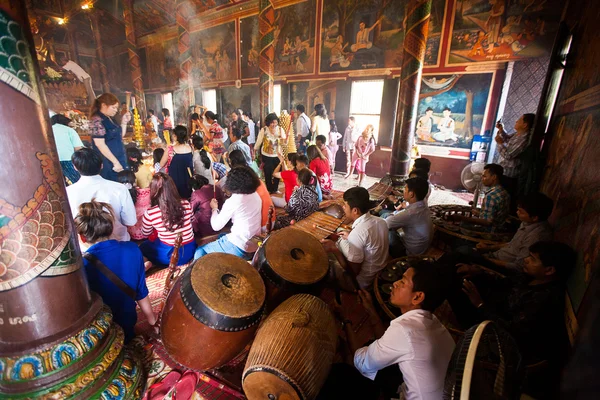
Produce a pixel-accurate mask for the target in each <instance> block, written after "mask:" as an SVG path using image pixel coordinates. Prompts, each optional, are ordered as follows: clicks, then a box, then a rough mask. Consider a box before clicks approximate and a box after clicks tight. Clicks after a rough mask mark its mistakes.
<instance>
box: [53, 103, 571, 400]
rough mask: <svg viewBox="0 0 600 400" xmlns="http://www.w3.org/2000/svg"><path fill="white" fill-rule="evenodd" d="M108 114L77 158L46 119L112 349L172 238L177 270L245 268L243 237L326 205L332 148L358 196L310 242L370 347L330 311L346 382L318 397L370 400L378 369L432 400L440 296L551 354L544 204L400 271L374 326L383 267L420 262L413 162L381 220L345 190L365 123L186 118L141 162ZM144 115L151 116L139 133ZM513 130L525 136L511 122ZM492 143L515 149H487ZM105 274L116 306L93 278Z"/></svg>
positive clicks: (463, 316)
mask: <svg viewBox="0 0 600 400" xmlns="http://www.w3.org/2000/svg"><path fill="white" fill-rule="evenodd" d="M118 111H119V102H118V99H117V98H116V97H115V96H113V95H111V94H103V95H101V96H100V97H98V98H97V99H96V100H95V103H94V105H93V107H92V118H91V132H92V141H93V143H92V148H87V147H84V146H83V144H82V143H81V141H78V138H77V137H73V135H72V134H71V133H70V132H69V131H68V130H67V129H65V128H63V127H62V125H64V126H65V127H66V125H67V124H68V121H65V120H63V119H61V118H60V117H58V116H57V117H56V118H55V117H53V119H52V122H53V123H54V126H55V127H56V129H55V135H56V136H57V138H58V137H59V135H63V137H62V138H61V139H57V146H61V144H60V142H61V141H62V142H64V143H66V144H67V145H65V147H68V148H69V150H68V151H61V149H60V147H59V157H60V161H61V167H62V168H63V171H64V175H65V178H66V179H67V180H68V181H67V183H68V187H67V195H68V199H69V204H70V207H71V212H72V214H73V216H74V218H75V226H76V229H77V233H78V235H79V239H80V242H81V245H82V248H84V249H85V257H84V264H85V268H86V272H87V274H88V277H89V281H90V285H91V287H92V289H93V290H94V291H96V292H98V293H99V294H100V295H101V296H102V298H103V299H104V301H105V303H106V304H108V305H109V306H110V307H111V308H112V309H113V313H114V318H115V321H116V322H117V323H119V324H120V325H121V326H122V327H123V328H124V330H125V337H126V341H129V340H131V338H132V337H133V335H134V332H133V327H134V325H135V322H136V312H135V310H136V302H137V304H138V305H139V307H140V308H141V310H142V312H143V313H144V314H145V315H146V317H147V319H148V321H149V323H150V324H151V325H153V324H154V323H155V322H156V316H155V315H153V313H152V309H151V307H150V303H149V301H148V297H147V296H148V289H147V287H146V283H145V272H146V271H147V270H148V269H149V268H151V267H159V268H164V267H166V266H167V265H168V264H169V262H170V259H171V256H172V255H173V252H174V251H175V242H176V240H177V238H178V237H179V236H180V237H181V246H180V247H179V250H178V251H179V254H178V255H179V258H178V263H179V265H183V264H187V263H189V262H191V261H193V260H195V259H198V258H200V257H203V256H204V255H206V254H209V253H214V252H221V253H229V254H233V255H236V256H238V257H241V258H243V259H245V260H250V259H251V258H252V256H253V254H254V253H255V252H256V250H257V246H258V244H257V241H256V240H255V238H256V237H257V236H259V235H260V234H261V233H264V232H265V231H270V229H272V228H274V229H281V228H284V227H286V226H289V225H292V224H294V223H295V222H297V221H300V220H302V219H304V218H306V217H308V216H309V215H310V214H312V213H313V212H315V211H316V210H318V208H319V203H320V202H321V201H322V200H324V199H328V198H331V196H332V194H333V180H332V172H333V169H334V167H335V154H336V152H337V150H338V145H337V142H338V140H339V139H341V138H343V143H342V146H341V147H342V151H343V152H344V153H345V154H346V160H347V163H346V166H347V168H348V173H347V177H349V176H350V175H352V174H353V172H354V171H356V172H358V175H359V176H358V179H359V182H358V183H359V185H358V186H356V187H353V188H350V189H348V190H346V191H345V192H344V194H343V209H344V212H345V215H346V219H347V221H349V222H350V223H351V228H350V229H342V230H340V231H339V232H337V233H336V234H335V235H332V236H330V237H329V238H327V239H324V240H322V245H323V247H324V248H325V250H326V251H327V252H329V253H331V254H332V255H333V256H334V257H335V258H336V260H337V261H338V264H339V268H337V267H336V268H337V269H338V270H336V271H333V272H334V274H333V275H335V279H336V280H337V285H339V287H340V288H342V289H344V290H347V291H348V292H353V293H357V294H358V296H359V297H360V299H361V303H362V306H363V307H364V308H365V310H366V311H367V313H368V315H369V319H370V323H371V325H372V326H373V329H374V332H376V334H377V337H378V339H377V340H375V341H374V342H373V343H371V344H370V345H368V346H366V347H363V346H362V345H363V343H359V342H358V341H357V339H356V335H355V332H354V330H353V329H352V327H351V322H350V319H349V317H348V315H347V313H348V310H347V309H344V308H343V307H340V306H339V305H338V306H336V307H334V308H335V311H336V313H337V314H338V315H339V317H340V319H341V320H342V321H343V326H344V332H345V336H346V344H347V347H348V349H349V350H350V352H351V354H352V355H353V357H352V358H353V364H354V366H355V369H353V370H350V371H349V370H347V369H346V368H345V367H343V366H338V367H336V366H334V368H333V370H332V374H331V375H330V379H329V380H328V382H327V383H326V385H325V387H324V389H323V393H327V391H328V390H332V389H331V386H330V385H333V384H335V382H336V379H337V382H341V381H343V382H345V384H344V385H341V386H343V387H344V389H343V390H347V391H348V393H354V394H356V393H361V396H360V398H364V399H367V398H376V396H374V395H375V393H378V390H379V389H377V387H376V386H377V385H378V384H379V382H377V380H375V383H374V382H373V380H374V379H375V377H376V375H377V374H378V371H382V370H384V369H385V368H386V367H388V366H391V365H396V364H397V366H398V367H399V370H400V372H401V373H402V378H403V382H404V383H403V384H402V386H401V392H402V393H403V396H404V398H407V399H439V398H441V392H442V388H443V380H444V377H445V373H446V368H447V366H448V363H449V360H450V357H451V355H452V352H453V350H454V341H453V340H452V338H451V336H450V335H449V333H448V331H447V329H446V328H445V327H444V325H443V324H442V323H441V322H440V321H439V320H438V319H437V318H436V317H435V315H434V314H433V312H434V311H435V309H436V308H437V307H438V306H439V305H440V304H441V303H442V302H443V301H444V300H445V299H447V300H448V301H449V302H450V304H451V306H452V309H453V310H454V312H455V314H456V315H457V318H458V320H459V323H460V324H461V327H462V328H464V329H466V328H468V327H470V326H471V325H473V324H475V323H477V322H479V321H482V320H484V319H492V320H494V321H496V322H497V323H498V324H500V325H501V326H502V327H504V328H505V329H507V330H508V331H509V332H510V333H511V334H512V335H513V336H514V337H515V339H516V341H517V343H518V344H519V345H520V349H521V351H522V352H523V354H524V357H525V359H526V360H528V361H535V360H540V359H544V360H553V361H557V360H556V357H555V352H554V351H553V346H556V345H557V344H558V343H559V341H560V340H561V335H562V333H563V332H564V324H561V319H562V316H563V310H564V303H563V299H564V285H565V280H566V278H567V277H568V275H569V271H570V269H571V268H572V267H573V264H574V255H573V252H572V250H571V249H569V248H568V247H567V246H565V245H562V244H560V243H557V242H552V241H551V239H552V230H551V228H550V225H549V224H548V222H547V220H548V218H549V216H550V214H551V213H552V209H553V202H552V200H550V199H549V198H547V197H546V196H545V195H543V194H541V193H532V194H530V195H528V196H526V197H522V198H520V199H518V200H517V201H515V204H517V207H516V215H517V217H518V219H519V220H520V222H521V225H520V227H519V229H518V231H517V233H516V234H515V236H514V237H513V239H512V240H511V241H510V242H509V243H507V244H505V245H499V246H494V247H493V246H486V245H477V246H476V248H471V247H469V246H464V247H458V248H456V249H455V250H454V251H452V252H449V253H446V254H445V255H444V256H442V257H441V258H440V259H438V260H437V261H436V262H434V263H429V262H426V263H419V264H416V265H413V266H411V267H410V268H408V270H406V271H405V272H404V275H403V276H402V279H400V280H399V281H397V282H395V283H394V285H393V289H392V292H391V298H390V302H391V304H393V305H395V306H396V307H398V308H399V309H400V310H401V311H402V315H401V316H400V317H398V318H396V319H394V320H393V321H391V323H390V325H389V327H387V329H386V328H385V326H384V324H383V322H382V321H381V319H380V318H379V315H378V313H377V311H376V309H375V307H374V305H373V301H372V298H371V295H370V293H369V291H371V290H372V287H373V281H374V280H375V277H376V276H377V274H378V273H379V272H380V271H381V270H382V269H383V268H384V267H385V266H386V265H387V263H388V262H389V261H390V260H391V259H393V258H398V257H402V256H406V255H410V256H412V255H423V254H426V252H427V251H428V250H429V249H430V246H431V242H432V238H433V224H432V217H431V213H430V211H429V207H428V198H429V196H430V194H431V191H432V185H431V184H430V182H429V173H430V168H431V162H430V161H429V160H427V159H426V158H420V159H417V160H416V161H415V163H414V168H413V170H412V171H411V173H410V175H409V178H408V179H407V180H406V183H405V186H404V190H403V192H402V193H397V194H396V196H392V198H390V207H387V208H383V209H373V206H372V203H371V201H370V196H369V192H368V191H367V190H366V189H365V188H363V187H361V186H360V183H362V180H363V177H364V173H365V167H366V164H367V162H368V160H369V156H370V155H371V154H372V153H373V151H374V150H375V140H374V138H373V131H374V128H373V126H371V125H368V126H367V127H366V128H365V129H364V130H362V131H361V130H360V129H359V128H358V127H357V125H356V121H355V119H354V118H353V117H350V119H349V121H348V127H347V128H346V130H345V132H344V134H343V135H340V134H339V133H338V132H337V128H335V127H334V125H335V124H331V123H330V121H329V119H328V115H327V111H326V110H325V107H324V106H323V105H317V106H315V114H316V115H315V116H314V118H313V119H312V121H311V119H310V118H309V117H308V116H307V115H306V114H305V109H304V107H303V106H302V105H298V106H297V107H296V111H297V117H296V120H295V123H294V124H293V125H294V129H291V128H290V129H288V131H286V129H284V127H282V126H281V123H280V120H279V118H278V116H277V115H276V114H269V115H268V116H267V117H266V119H265V121H264V125H263V127H262V128H260V129H257V124H255V123H254V122H253V121H252V119H251V116H250V115H248V114H246V113H243V112H242V111H241V110H236V111H235V112H234V113H232V114H231V116H230V118H231V123H230V124H228V126H227V137H226V135H225V129H223V127H222V126H221V125H220V118H219V116H218V115H217V114H215V113H214V112H212V111H208V110H206V109H205V108H201V107H200V108H198V109H192V110H191V111H193V112H192V113H191V115H190V119H189V124H188V126H183V125H175V126H172V125H171V126H172V129H165V130H164V132H165V134H167V135H170V136H169V137H170V139H171V140H170V141H168V142H169V143H171V144H170V145H169V146H166V147H164V146H163V147H159V148H157V149H155V150H154V152H153V154H152V160H151V162H150V160H145V159H144V157H143V154H142V151H141V150H140V149H137V148H135V147H133V146H129V145H128V146H127V147H125V146H124V145H123V132H122V129H121V126H120V124H118V123H117V122H115V120H114V119H113V117H114V116H115V115H116V114H117V112H118ZM150 111H151V110H150ZM162 113H163V116H164V119H163V125H164V126H165V127H166V126H168V124H172V122H171V121H170V116H169V112H168V110H162ZM154 118H156V117H155V116H154V113H153V112H152V111H151V112H150V121H151V122H152V124H155V120H154ZM126 119H127V117H126V116H123V117H122V120H126ZM526 123H529V124H530V125H529V126H531V122H528V121H520V122H519V124H523V125H525V124H526ZM57 125H58V126H57ZM289 135H293V136H292V138H295V139H296V149H297V151H296V152H289V151H288V150H289V149H288V143H289V142H288V137H289ZM502 135H505V134H504V133H502ZM517 139H518V138H517ZM497 141H498V143H499V144H502V143H509V141H510V143H515V142H516V141H517V140H516V139H514V138H510V137H504V136H501V137H500V138H499V139H497ZM501 141H502V143H500V142H501ZM165 142H167V141H165ZM502 148H503V149H504V150H501V153H500V154H501V156H502V157H503V160H511V159H510V157H511V156H512V155H514V151H513V150H511V149H512V148H511V147H510V145H506V146H503V147H502ZM512 166H513V167H514V168H515V169H516V172H515V171H514V170H513V171H511V174H518V168H516V166H515V165H514V163H513V165H512ZM504 172H505V168H504V167H503V166H502V165H499V164H488V165H486V166H485V169H484V173H483V177H482V182H483V184H484V185H485V186H486V187H487V188H488V190H487V192H486V193H485V198H484V200H483V204H482V208H481V210H480V211H479V213H477V214H475V215H474V216H473V217H470V218H464V217H458V216H457V217H453V218H455V219H457V220H459V219H460V220H461V221H460V222H461V223H463V224H468V225H469V226H470V227H479V229H484V230H489V231H492V232H493V231H497V230H502V229H503V228H504V225H505V224H506V221H507V218H508V216H509V213H510V208H511V207H510V204H511V196H510V194H509V193H508V192H507V190H506V189H505V188H504V186H503V184H505V183H504V182H506V181H505V179H504ZM261 176H262V179H261ZM509 178H512V179H515V177H514V176H510V177H509ZM280 180H281V181H283V187H284V193H283V196H280V194H282V193H279V187H280ZM509 184H510V183H509ZM275 206H276V207H279V208H283V209H284V211H285V213H284V214H281V215H278V216H276V217H273V218H272V220H271V218H270V216H269V210H270V209H271V208H272V207H275ZM269 222H271V224H272V225H271V226H269ZM209 236H212V237H213V239H214V240H210V241H208V243H207V244H204V245H202V246H198V245H197V242H198V240H197V239H200V238H207V237H209ZM132 240H133V241H136V242H137V243H136V242H132ZM106 269H108V270H110V271H112V273H114V275H116V276H117V277H118V278H119V279H120V281H121V283H122V284H123V285H125V287H127V288H129V289H130V291H131V293H128V292H127V291H124V290H123V289H122V288H121V286H119V285H117V284H115V282H114V280H113V279H112V278H109V277H107V275H105V273H104V272H103V271H105V270H106ZM489 271H495V274H492V273H489ZM498 273H501V274H502V277H499V275H497V274H498ZM561 327H562V329H561ZM550 332H552V333H551V334H550ZM335 387H336V388H337V390H339V388H340V386H335ZM332 393H333V392H332ZM338 394H339V393H338ZM324 398H326V397H324Z"/></svg>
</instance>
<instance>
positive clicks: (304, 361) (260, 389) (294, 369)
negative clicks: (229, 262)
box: [242, 294, 337, 400]
mask: <svg viewBox="0 0 600 400" xmlns="http://www.w3.org/2000/svg"><path fill="white" fill-rule="evenodd" d="M336 341H337V331H336V325H335V319H334V317H333V315H332V313H331V311H330V310H329V308H328V306H327V304H325V303H324V302H323V301H322V300H320V299H319V298H317V297H314V296H312V295H309V294H298V295H295V296H292V297H290V298H289V299H287V300H286V301H284V302H283V303H282V304H281V305H280V306H279V307H277V308H276V309H275V310H274V311H273V312H272V313H271V315H269V317H268V318H267V319H266V320H265V321H264V322H263V324H262V325H261V327H260V329H259V331H258V333H257V334H256V338H255V339H254V343H253V344H252V347H251V349H250V353H249V354H248V360H247V362H246V367H245V369H244V373H243V375H242V385H243V388H244V392H245V393H246V396H247V397H248V399H249V400H255V399H256V400H259V399H260V400H263V399H269V400H277V399H280V400H288V399H289V400H292V399H294V400H310V399H314V398H316V396H317V395H318V393H319V391H320V390H321V387H322V386H323V384H324V383H325V380H326V379H327V376H328V374H329V370H330V368H331V363H332V361H333V358H334V356H335V350H336Z"/></svg>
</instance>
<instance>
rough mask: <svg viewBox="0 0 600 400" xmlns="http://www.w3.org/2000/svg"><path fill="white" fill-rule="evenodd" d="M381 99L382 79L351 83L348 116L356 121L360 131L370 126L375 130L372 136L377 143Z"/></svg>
mask: <svg viewBox="0 0 600 400" xmlns="http://www.w3.org/2000/svg"><path fill="white" fill-rule="evenodd" d="M382 99H383V79H381V80H376V81H355V82H352V92H351V94H350V115H351V116H353V117H354V118H355V119H356V125H357V126H358V127H359V129H360V130H361V131H362V130H363V129H364V128H365V127H366V126H367V125H369V124H371V125H373V127H374V128H375V131H374V133H373V136H374V137H375V141H376V142H377V143H379V118H380V116H381V101H382Z"/></svg>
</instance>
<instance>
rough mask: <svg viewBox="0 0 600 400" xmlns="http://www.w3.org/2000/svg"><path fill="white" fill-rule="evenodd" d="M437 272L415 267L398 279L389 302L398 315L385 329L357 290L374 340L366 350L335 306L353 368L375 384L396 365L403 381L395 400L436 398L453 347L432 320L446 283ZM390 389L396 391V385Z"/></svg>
mask: <svg viewBox="0 0 600 400" xmlns="http://www.w3.org/2000/svg"><path fill="white" fill-rule="evenodd" d="M439 271H440V269H439V268H438V266H437V265H436V264H433V263H428V262H421V263H418V264H416V265H414V266H412V267H411V268H408V269H407V270H406V271H405V272H404V275H403V276H402V279H400V280H399V281H396V282H394V286H393V289H392V292H391V295H390V302H391V303H392V304H393V305H395V306H396V307H398V308H400V310H401V311H402V315H401V316H400V317H398V318H396V319H394V320H392V321H391V323H390V325H389V327H388V328H387V329H386V328H385V326H384V324H383V323H382V321H381V319H380V318H379V314H378V313H377V311H376V309H375V307H374V305H373V301H372V298H371V295H370V294H369V293H368V292H367V291H365V290H361V291H359V296H360V299H361V302H362V305H363V307H364V308H365V310H366V311H367V313H368V314H369V322H370V324H371V326H372V327H373V330H374V334H375V336H376V337H377V338H378V339H377V340H375V341H374V342H373V343H371V344H370V345H369V346H365V347H361V345H362V343H360V342H359V341H358V339H357V337H356V334H355V332H354V329H353V327H352V322H350V320H349V319H347V313H348V312H347V310H345V309H343V308H342V307H339V312H340V313H341V314H342V318H343V319H344V322H343V326H344V330H345V333H346V339H347V343H348V346H349V347H350V351H351V352H352V353H353V354H354V366H355V367H356V369H357V370H358V371H359V372H360V373H361V374H362V375H363V376H365V377H366V378H369V379H371V380H375V378H376V375H378V373H379V372H382V370H383V369H384V368H386V367H388V366H391V365H394V364H397V365H398V367H399V368H400V372H401V373H402V380H403V383H402V385H401V386H400V388H399V390H400V398H401V399H419V400H434V399H435V400H437V399H441V398H442V391H443V388H444V379H445V377H446V370H447V369H448V363H449V362H450V358H451V357H452V352H453V351H454V347H455V345H454V340H453V339H452V336H450V333H448V330H447V329H446V328H445V327H444V325H442V324H441V322H440V321H439V320H438V319H437V318H436V317H435V315H433V312H434V311H435V309H436V308H437V307H438V306H439V305H440V304H441V303H442V301H443V300H444V293H445V287H444V286H445V284H444V282H446V280H445V279H443V278H442V277H441V276H440V274H439ZM378 378H379V377H378ZM345 383H346V385H348V386H349V387H353V386H355V385H356V386H357V389H359V390H360V388H361V387H364V385H365V383H363V382H361V378H360V377H358V378H357V377H352V379H347V380H346V382H345ZM375 383H376V384H377V383H378V380H376V381H375ZM396 383H400V382H396ZM377 386H380V385H377ZM394 388H395V389H398V387H397V386H394ZM359 390H358V391H359ZM394 397H395V396H394ZM332 398H333V397H332ZM339 398H350V397H339ZM352 398H359V397H352ZM360 398H363V397H360ZM386 398H387V397H386Z"/></svg>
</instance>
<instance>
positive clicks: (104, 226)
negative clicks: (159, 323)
mask: <svg viewBox="0 0 600 400" xmlns="http://www.w3.org/2000/svg"><path fill="white" fill-rule="evenodd" d="M113 219H114V215H113V210H112V208H111V206H110V205H109V204H106V203H101V202H98V201H95V200H92V201H91V202H89V203H83V204H81V205H80V206H79V214H78V215H77V217H76V218H75V227H76V229H77V233H78V234H79V238H80V239H81V241H82V242H84V243H89V244H92V246H91V247H90V248H89V249H88V251H87V253H86V254H85V255H84V259H83V265H84V267H85V272H86V275H87V278H88V283H89V285H90V289H92V290H93V291H94V292H96V293H98V294H99V295H100V297H102V300H103V301H104V304H106V305H107V306H109V307H110V309H111V310H112V313H113V320H114V321H115V322H116V323H117V324H119V325H120V326H121V327H122V328H123V331H124V332H125V343H128V342H129V341H130V340H131V339H133V337H134V336H135V333H134V331H133V328H134V326H135V323H136V321H137V313H136V302H137V303H138V304H139V306H140V308H141V309H142V312H143V313H144V315H145V316H146V318H147V319H148V323H149V324H150V325H151V326H153V325H155V324H156V316H155V315H154V312H153V311H152V305H151V304H150V300H149V299H148V288H147V287H146V272H145V270H144V257H143V256H142V252H141V251H140V249H139V248H138V246H137V245H136V244H135V243H133V242H119V241H116V240H111V239H109V237H110V235H111V234H112V230H113ZM98 264H103V265H104V266H106V268H108V269H109V270H110V271H112V273H113V274H114V275H116V276H117V278H118V279H120V280H121V281H122V284H124V285H127V286H128V287H129V289H130V291H131V294H127V293H126V292H125V291H124V289H123V286H124V285H123V286H121V287H119V286H117V285H116V284H115V283H113V281H114V279H113V280H111V279H110V278H109V277H108V276H107V274H105V272H103V271H102V270H101V269H102V265H100V267H99V266H98ZM125 289H127V288H125ZM133 292H135V295H134V294H133ZM134 298H135V300H134Z"/></svg>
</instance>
